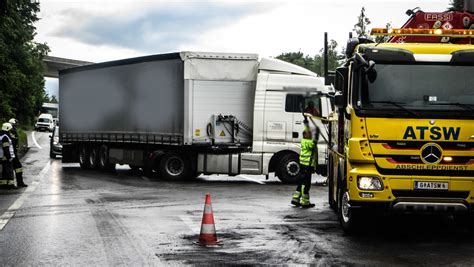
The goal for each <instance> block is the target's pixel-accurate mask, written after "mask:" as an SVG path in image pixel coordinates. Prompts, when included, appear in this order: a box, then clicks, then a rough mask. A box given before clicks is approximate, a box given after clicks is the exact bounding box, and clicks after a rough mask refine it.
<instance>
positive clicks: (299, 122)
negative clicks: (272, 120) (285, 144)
mask: <svg viewBox="0 0 474 267" xmlns="http://www.w3.org/2000/svg"><path fill="white" fill-rule="evenodd" d="M301 123H303V122H302V121H296V122H295V124H296V125H301Z"/></svg>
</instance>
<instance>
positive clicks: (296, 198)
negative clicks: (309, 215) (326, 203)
mask: <svg viewBox="0 0 474 267" xmlns="http://www.w3.org/2000/svg"><path fill="white" fill-rule="evenodd" d="M300 198H301V193H300V192H298V191H296V192H295V193H293V198H292V199H291V205H294V206H297V207H299V206H300Z"/></svg>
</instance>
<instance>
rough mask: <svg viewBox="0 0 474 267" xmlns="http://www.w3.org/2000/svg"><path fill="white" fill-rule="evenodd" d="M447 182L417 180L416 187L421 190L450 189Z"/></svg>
mask: <svg viewBox="0 0 474 267" xmlns="http://www.w3.org/2000/svg"><path fill="white" fill-rule="evenodd" d="M448 186H449V183H447V182H419V181H416V182H415V189H420V190H448Z"/></svg>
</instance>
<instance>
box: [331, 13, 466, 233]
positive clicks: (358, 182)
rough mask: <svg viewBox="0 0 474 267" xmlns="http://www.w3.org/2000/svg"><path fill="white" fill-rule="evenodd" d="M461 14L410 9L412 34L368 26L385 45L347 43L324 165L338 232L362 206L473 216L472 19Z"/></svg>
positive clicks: (357, 40)
mask: <svg viewBox="0 0 474 267" xmlns="http://www.w3.org/2000/svg"><path fill="white" fill-rule="evenodd" d="M409 13H410V12H409ZM461 13H462V14H458V13H456V12H446V14H445V13H423V12H422V11H418V12H416V13H415V12H412V14H411V18H410V23H409V25H410V26H411V27H410V28H401V29H373V30H372V33H373V34H374V35H380V36H388V37H389V41H388V42H385V43H384V42H382V43H375V42H373V41H371V40H368V39H364V38H354V39H351V40H350V41H349V43H348V46H347V51H346V56H347V61H346V63H345V64H344V66H343V67H340V68H338V69H337V70H336V79H335V89H336V95H335V99H334V100H335V105H336V112H335V113H334V114H333V115H332V122H331V124H330V132H331V134H330V136H331V137H330V143H329V147H330V153H329V154H330V156H329V159H328V172H329V173H328V185H329V204H330V206H331V207H332V208H333V209H334V210H336V211H337V213H338V216H339V219H340V221H341V224H342V226H343V228H344V229H345V230H349V231H350V230H352V229H353V228H354V225H357V221H358V220H359V219H360V218H361V213H362V211H367V210H370V211H376V212H382V211H384V212H403V213H406V212H409V213H417V212H418V213H419V212H423V213H425V212H428V213H436V212H442V213H448V214H453V215H454V217H455V218H456V219H459V220H460V221H464V222H466V219H469V220H470V219H472V217H470V213H472V212H473V207H474V206H473V204H474V90H473V85H474V75H473V74H474V45H473V44H472V40H473V39H472V38H474V29H472V28H473V27H472V21H474V16H472V15H471V14H470V13H468V12H461ZM432 18H437V19H432ZM456 18H457V19H459V20H461V22H459V21H455V20H456ZM449 19H451V20H449ZM440 20H443V21H440ZM443 25H445V27H444V28H443ZM448 25H462V26H461V27H462V28H461V29H453V28H450V27H448ZM470 28H471V29H470ZM365 215H366V216H367V214H365ZM366 218H367V217H366Z"/></svg>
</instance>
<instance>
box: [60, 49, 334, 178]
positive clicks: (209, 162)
mask: <svg viewBox="0 0 474 267" xmlns="http://www.w3.org/2000/svg"><path fill="white" fill-rule="evenodd" d="M328 88H329V87H327V86H325V85H324V79H323V78H321V77H318V76H317V75H316V74H315V73H313V72H310V71H308V70H306V69H304V68H301V67H298V66H295V65H292V64H289V63H286V62H283V61H280V60H276V59H261V60H259V59H258V55H256V54H231V53H201V52H181V53H171V54H162V55H154V56H146V57H140V58H132V59H125V60H119V61H113V62H105V63H99V64H94V65H88V66H83V67H77V68H73V69H67V70H63V71H60V73H59V98H60V101H61V108H60V117H61V128H60V140H61V142H62V143H63V162H79V163H80V165H81V167H82V168H96V169H113V168H114V167H115V164H128V165H130V166H131V167H132V168H142V169H143V170H144V171H145V173H147V174H152V173H153V172H157V173H158V175H159V176H161V177H163V178H167V179H192V178H194V177H197V176H198V175H199V174H201V173H203V174H227V175H238V174H258V175H262V174H263V175H268V174H269V173H271V172H275V173H276V175H277V176H278V178H279V179H280V180H281V181H283V182H293V181H294V180H295V178H296V176H297V174H298V172H299V164H298V154H299V151H300V145H299V142H300V139H301V137H302V131H303V123H302V121H303V116H302V115H301V112H302V109H305V108H306V107H307V106H308V105H309V104H310V102H313V104H314V108H313V110H316V111H315V112H316V113H318V112H319V113H320V115H322V116H323V117H325V116H327V115H328V114H329V113H330V112H331V103H330V101H329V99H328V98H326V96H325V94H327V93H328ZM318 123H319V122H318ZM320 127H321V129H324V127H325V125H323V124H321V123H320ZM322 135H326V133H325V132H324V131H322ZM324 137H326V138H327V136H324ZM318 148H319V150H318V151H319V153H318V162H319V166H320V167H319V168H318V172H320V173H325V171H326V157H327V151H326V150H327V148H326V145H325V144H324V140H323V136H321V140H320V142H319V144H318Z"/></svg>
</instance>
